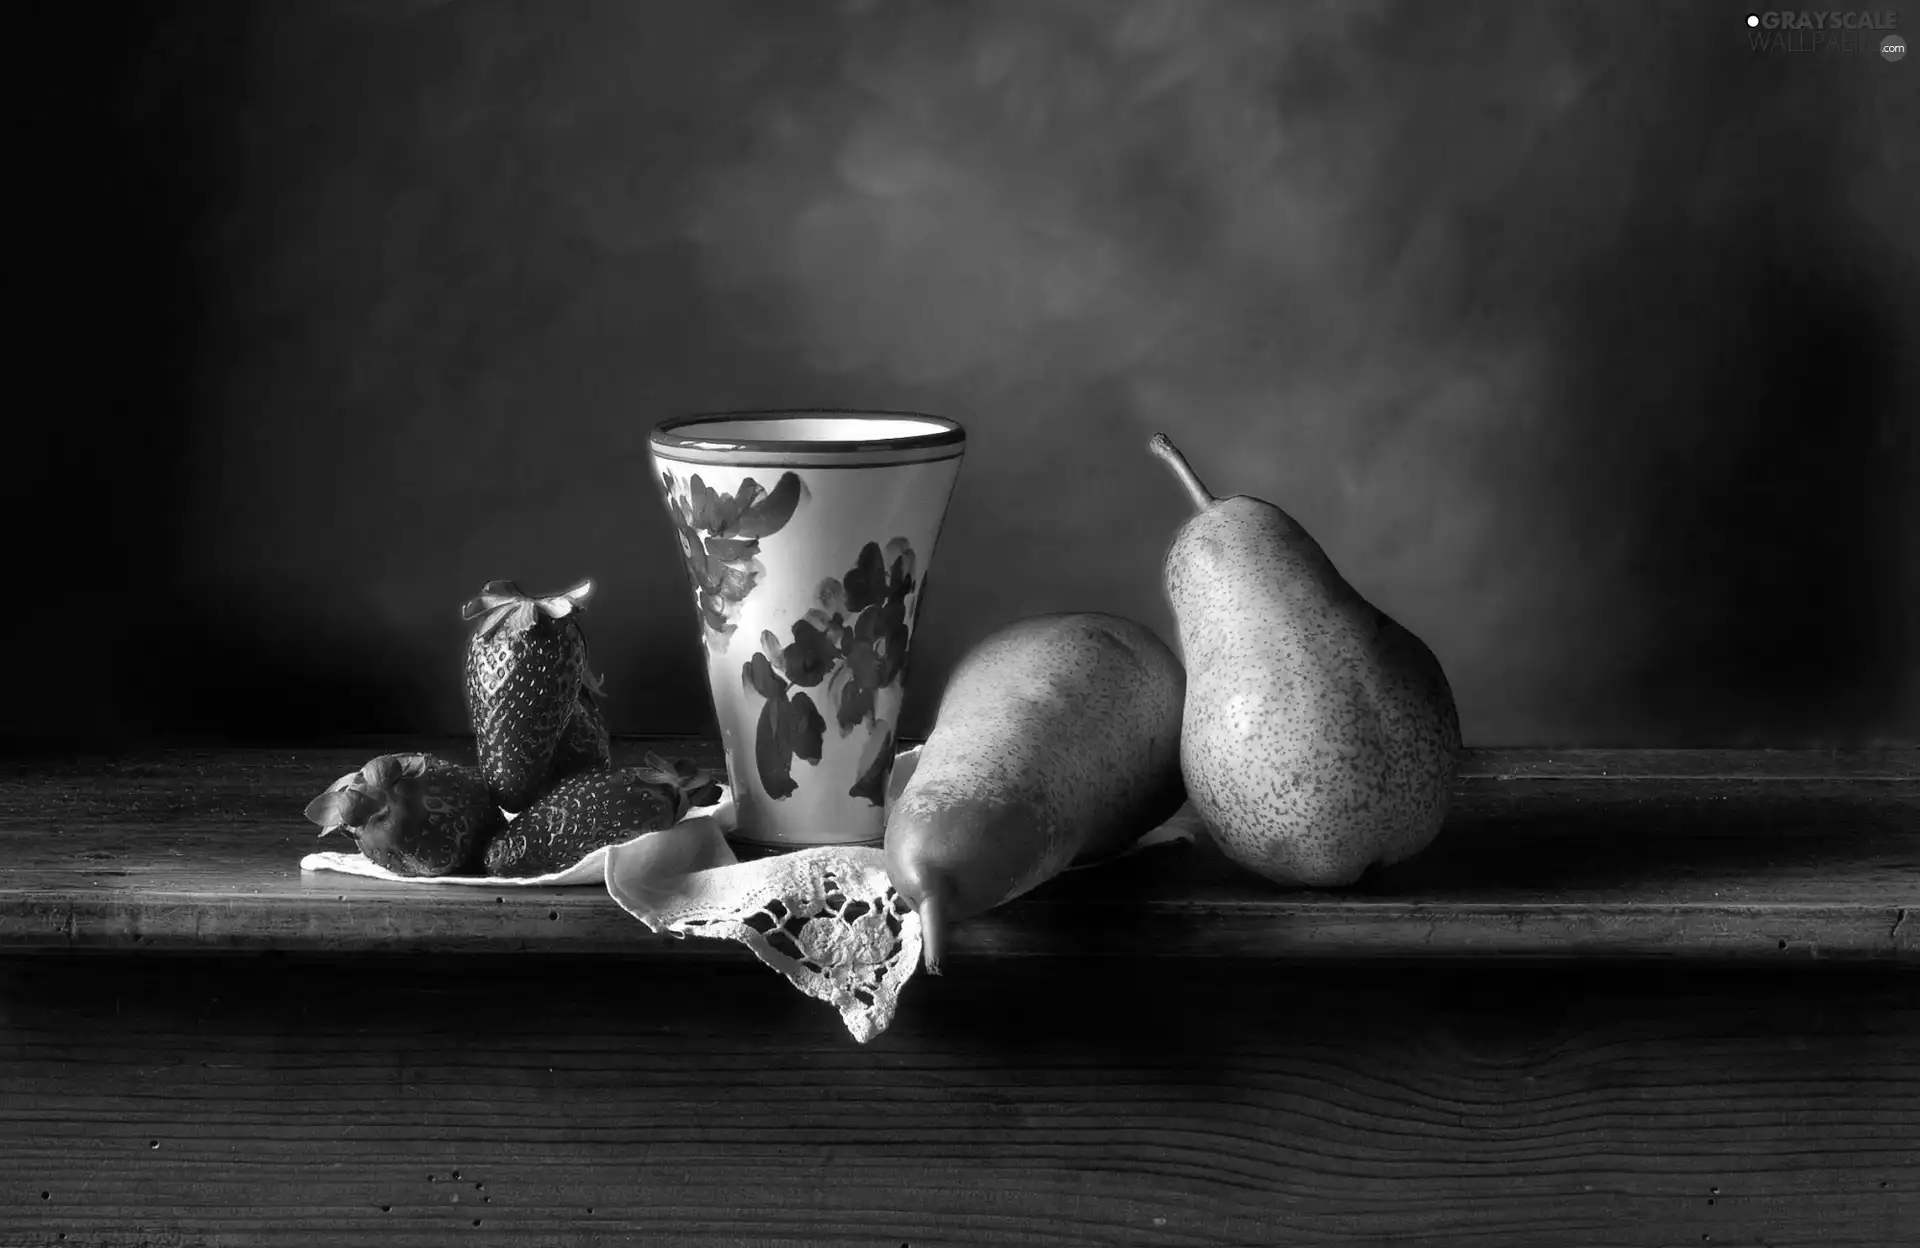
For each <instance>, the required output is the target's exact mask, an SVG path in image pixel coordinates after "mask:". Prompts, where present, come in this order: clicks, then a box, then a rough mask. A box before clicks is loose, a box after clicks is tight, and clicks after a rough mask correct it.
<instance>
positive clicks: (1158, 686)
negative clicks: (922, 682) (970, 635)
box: [886, 613, 1186, 921]
mask: <svg viewBox="0 0 1920 1248" xmlns="http://www.w3.org/2000/svg"><path fill="white" fill-rule="evenodd" d="M1185 688H1186V674H1185V672H1184V671H1183V670H1182V668H1181V666H1180V660H1179V659H1178V658H1177V657H1176V656H1175V655H1174V653H1173V650H1172V649H1171V648H1170V647H1169V646H1168V645H1167V644H1166V643H1165V642H1164V641H1162V640H1160V638H1159V637H1158V636H1156V635H1155V634H1154V632H1153V631H1152V630H1151V629H1149V628H1147V627H1146V626H1145V625H1144V624H1139V623H1136V622H1135V621H1133V620H1128V619H1124V618H1122V617H1119V616H1114V615H1104V614H1098V613H1077V614H1055V615H1040V616H1032V617H1029V618H1026V619H1022V620H1018V621H1015V622H1014V623H1012V624H1009V625H1007V626H1006V627H1005V628H1002V629H1000V630H999V631H997V632H995V633H993V634H992V635H991V636H989V637H987V638H986V639H985V640H984V641H982V642H980V643H979V644H978V645H977V646H975V647H974V649H973V650H972V651H971V652H969V653H968V654H967V656H966V657H965V658H963V659H962V660H961V662H960V664H959V666H958V667H956V668H955V670H954V673H953V676H952V678H951V680H950V681H949V683H948V685H947V689H946V693H945V695H944V696H943V697H942V698H941V701H940V707H939V711H938V713H937V715H936V717H935V720H934V728H933V732H932V734H931V736H930V737H929V738H928V740H927V743H926V744H925V746H923V747H922V749H921V753H920V760H919V765H918V767H917V768H916V769H915V771H914V773H913V778H912V779H911V780H909V781H908V782H907V785H906V787H905V789H904V790H903V791H902V792H901V794H900V797H899V799H898V800H897V801H896V802H895V803H894V807H893V810H892V811H891V812H890V814H889V817H888V820H887V834H886V855H887V868H888V871H889V873H890V874H891V876H892V878H893V883H894V887H895V888H897V889H898V890H899V891H900V893H901V895H902V896H904V897H905V898H906V899H907V900H908V901H910V902H913V903H914V904H915V905H919V904H920V902H921V901H922V900H923V899H924V898H925V897H926V896H927V894H928V893H929V892H930V891H936V890H937V891H942V892H944V893H945V898H944V917H945V918H946V919H947V920H948V921H952V920H957V919H963V918H966V917H968V916H969V915H973V914H978V913H980V912H981V911H983V910H987V909H990V908H991V907H993V906H997V905H999V904H1001V903H1002V902H1006V901H1010V900H1012V899H1013V898H1015V897H1017V896H1019V895H1020V894H1022V893H1024V892H1026V891H1028V890H1029V889H1031V888H1033V887H1035V886H1036V885H1038V884H1040V883H1042V882H1043V881H1045V880H1047V879H1048V878H1050V877H1051V876H1053V875H1055V874H1057V873H1058V872H1060V871H1061V870H1064V869H1065V868H1066V867H1067V866H1069V865H1070V864H1071V863H1072V862H1074V861H1075V860H1083V859H1086V860H1090V859H1096V858H1101V857H1106V856H1108V855H1111V854H1114V853H1117V852H1119V851H1120V850H1122V849H1125V848H1126V847H1127V846H1129V845H1131V844H1132V843H1133V842H1134V841H1136V840H1138V839H1139V838H1140V837H1141V836H1143V835H1144V834H1146V833H1147V832H1148V831H1150V830H1151V829H1153V828H1154V827H1156V826H1158V825H1159V824H1161V823H1163V822H1165V821H1166V820H1167V819H1168V818H1169V817H1170V816H1171V815H1172V814H1173V813H1174V812H1175V811H1176V810H1178V809H1179V808H1180V805H1181V803H1182V801H1183V800H1184V797H1185V795H1184V792H1183V790H1182V786H1181V782H1180V752H1179V739H1180V715H1181V706H1182V703H1183V701H1184V693H1185Z"/></svg>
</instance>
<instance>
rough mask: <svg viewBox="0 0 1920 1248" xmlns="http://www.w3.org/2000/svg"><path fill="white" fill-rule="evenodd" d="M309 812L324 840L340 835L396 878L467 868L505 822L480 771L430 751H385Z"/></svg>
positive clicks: (334, 787)
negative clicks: (437, 755)
mask: <svg viewBox="0 0 1920 1248" xmlns="http://www.w3.org/2000/svg"><path fill="white" fill-rule="evenodd" d="M306 813H307V818H309V819H311V820H312V821H313V822H315V823H317V824H319V825H320V835H321V836H325V835H327V834H328V833H329V832H344V833H346V834H347V835H348V836H350V837H352V838H353V840H354V842H355V844H357V845H358V846H359V847H360V852H361V853H363V854H365V855H366V856H367V857H368V858H370V859H372V860H373V862H374V863H375V864H377V865H379V866H382V867H385V868H386V869H387V870H389V871H395V872H398V873H399V874H401V875H453V874H457V873H458V872H460V871H462V870H471V869H472V868H473V867H475V866H477V865H478V864H477V861H476V860H477V859H478V857H479V855H480V851H481V848H482V846H484V845H485V844H486V842H487V840H488V838H490V837H491V836H492V835H493V834H494V832H496V831H497V830H498V829H499V828H500V827H501V826H502V824H503V823H504V820H503V819H502V817H501V814H500V808H499V807H498V806H496V805H495V804H494V802H493V798H492V797H491V796H490V795H489V794H488V792H487V781H486V777H484V776H482V775H481V774H480V769H479V768H477V767H462V766H460V765H458V764H456V763H450V762H447V761H446V760H445V759H442V758H435V757H434V756H433V755H431V754H382V755H381V756H380V757H378V758H376V759H374V760H373V761H372V762H370V763H368V764H367V765H366V766H365V767H362V768H361V769H360V770H359V771H355V772H349V773H348V774H346V775H344V776H342V777H340V778H339V779H338V780H336V781H334V782H333V783H332V784H331V785H329V786H328V787H327V791H326V792H324V793H322V794H321V795H320V796H319V797H316V798H314V799H313V801H312V802H310V803H308V805H307V812H306Z"/></svg>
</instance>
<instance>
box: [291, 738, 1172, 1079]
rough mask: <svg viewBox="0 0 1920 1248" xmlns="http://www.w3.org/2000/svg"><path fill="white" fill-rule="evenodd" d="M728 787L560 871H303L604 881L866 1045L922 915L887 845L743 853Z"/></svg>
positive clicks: (477, 880) (361, 866) (473, 881)
mask: <svg viewBox="0 0 1920 1248" xmlns="http://www.w3.org/2000/svg"><path fill="white" fill-rule="evenodd" d="M918 762H919V750H918V749H917V748H915V749H912V750H906V751H903V752H902V753H901V754H900V756H899V758H898V759H897V760H896V762H895V764H894V769H893V779H892V782H891V783H890V784H889V785H888V788H887V805H888V807H889V808H891V806H892V804H893V800H894V799H895V798H896V797H898V796H899V794H900V791H901V789H902V788H903V787H905V785H906V782H907V779H908V777H910V776H911V775H912V774H913V769H914V767H915V765H916V764H918ZM735 817H736V815H735V810H734V804H733V793H732V790H731V789H729V788H725V787H723V788H722V789H721V797H720V801H719V802H718V803H716V804H715V805H712V806H703V807H699V808H696V809H694V810H690V811H688V812H687V814H686V817H685V818H683V819H682V820H681V821H680V822H679V823H677V824H675V825H674V826H673V827H671V828H668V829H666V830H664V831H658V832H645V833H642V834H641V835H639V836H636V837H634V838H633V839H632V840H630V841H624V842H621V843H620V844H618V845H613V846H609V847H607V848H604V849H596V850H594V851H593V852H592V853H590V854H588V855H587V856H586V857H584V858H582V859H581V860H580V861H579V862H577V863H575V864H574V865H573V866H571V867H569V868H567V869H566V870H565V871H558V872H554V873H553V874H551V875H539V876H532V877H529V878H526V879H507V878H496V877H493V876H484V875H482V876H454V875H442V876H432V877H416V876H402V875H396V874H395V873H394V872H392V871H389V870H387V869H386V868H384V867H378V866H375V865H374V864H373V863H371V862H369V861H368V860H367V858H366V856H365V855H363V854H359V853H316V854H308V855H307V856H306V857H304V858H302V859H301V860H300V869H301V870H302V871H338V872H343V873H345V874H348V875H359V876H367V877H370V878H372V879H380V880H395V881H403V882H405V883H408V884H442V885H448V886H453V887H459V886H462V885H466V886H479V887H484V888H491V889H496V890H497V889H502V888H553V887H556V886H560V885H573V884H603V885H605V887H606V890H607V893H608V894H609V895H610V896H611V897H612V898H613V900H614V901H615V902H616V903H617V904H618V905H619V906H620V908H621V909H623V910H625V911H626V912H627V913H628V914H630V915H632V916H633V917H634V918H636V919H638V920H640V921H641V922H642V923H644V924H646V925H647V927H648V928H649V929H651V930H652V931H655V932H659V933H662V934H670V935H673V936H717V937H723V938H725V939H729V940H737V941H739V942H740V943H741V944H744V945H746V946H747V948H749V949H751V950H753V952H754V955H755V956H756V957H758V958H759V959H760V960H761V961H762V962H764V963H766V964H767V965H768V966H770V967H772V968H773V969H774V970H776V971H779V972H780V973H781V974H782V975H784V976H786V977H787V980H788V981H789V982H790V983H792V984H793V986H794V987H796V988H798V989H799V990H800V991H802V992H804V993H806V994H807V995H808V996H810V997H814V998H817V999H819V1000H821V1001H824V1002H826V1003H827V1004H829V1005H831V1006H833V1007H834V1008H835V1009H837V1010H839V1011H840V1017H841V1019H842V1020H843V1021H844V1022H845V1023H846V1025H847V1030H848V1031H849V1032H851V1033H852V1034H853V1038H854V1039H855V1040H858V1041H860V1042H861V1043H862V1044H864V1043H866V1042H867V1041H868V1040H871V1039H873V1037H875V1036H877V1035H879V1034H880V1033H881V1032H883V1031H885V1030H886V1029H887V1025H888V1024H889V1023H891V1022H892V1021H893V1015H894V1010H895V1008H896V1007H897V1006H898V1004H899V999H900V991H901V989H903V988H904V987H906V983H907V981H908V980H909V979H911V978H912V977H913V973H914V970H915V969H916V968H917V967H918V966H919V964H920V916H919V915H918V914H915V913H914V912H913V910H912V908H911V907H910V906H908V905H907V903H906V902H905V901H903V900H902V899H901V898H900V896H899V895H898V894H897V893H895V892H894V890H893V882H892V881H891V880H890V879H889V878H888V877H887V863H886V857H885V855H884V853H883V852H882V851H881V850H879V849H877V848H874V847H871V846H818V847H815V848H811V849H802V850H797V851H795V852H792V853H786V854H779V855H777V856H774V857H769V858H760V859H755V860H753V861H750V862H741V861H740V860H739V858H738V857H737V856H736V855H735V854H734V852H733V848H732V846H731V845H729V844H728V843H727V837H726V834H727V833H728V832H730V831H732V830H733V829H734V826H735ZM1198 828H1199V820H1198V817H1197V816H1196V815H1195V813H1194V811H1193V808H1192V807H1191V806H1190V805H1189V806H1183V807H1181V808H1180V810H1179V812H1178V813H1176V814H1175V815H1174V817H1173V818H1171V819H1169V820H1168V821H1167V822H1166V823H1163V824H1161V825H1160V826H1159V827H1158V828H1155V829H1154V830H1153V831H1151V832H1149V833H1147V835H1146V836H1144V837H1142V838H1141V839H1140V840H1139V841H1138V842H1136V843H1135V844H1134V845H1133V846H1132V848H1130V849H1129V850H1128V851H1127V852H1128V853H1134V852H1137V851H1139V850H1142V849H1146V848H1149V847H1151V846H1154V845H1164V844H1168V843H1171V842H1175V841H1189V840H1192V839H1193V837H1194V835H1195V833H1196V831H1197V830H1198Z"/></svg>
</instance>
